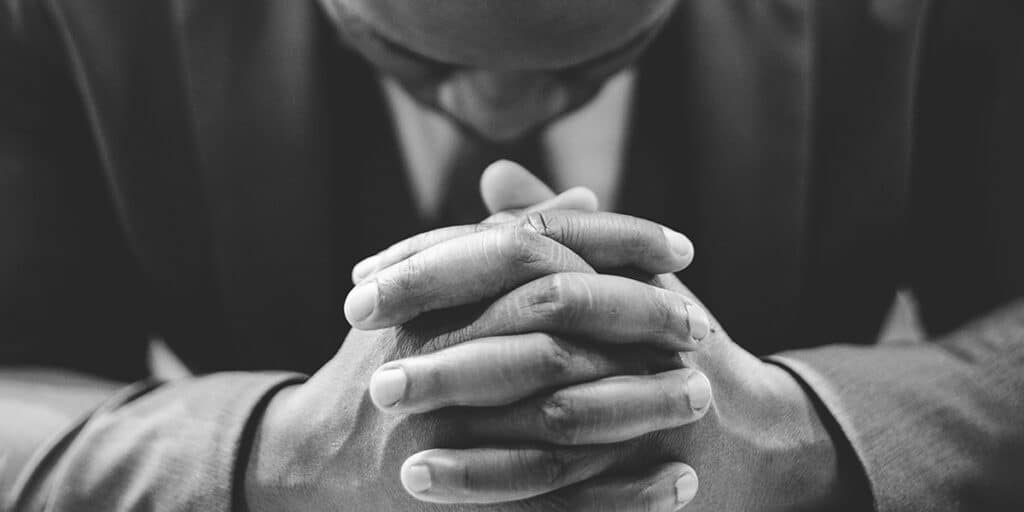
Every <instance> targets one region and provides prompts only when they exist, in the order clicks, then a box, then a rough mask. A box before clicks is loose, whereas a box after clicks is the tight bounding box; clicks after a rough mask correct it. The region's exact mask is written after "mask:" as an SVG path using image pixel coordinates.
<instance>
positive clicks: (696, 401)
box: [686, 372, 711, 412]
mask: <svg viewBox="0 0 1024 512" xmlns="http://www.w3.org/2000/svg"><path fill="white" fill-rule="evenodd" d="M686 396H687V399H688V400H689V401H690V409H692V410H693V412H700V411H703V410H704V409H707V407H708V406H709V405H711V382H710V381H709V380H708V378H707V377H706V376H704V374H703V373H699V372H693V373H691V374H690V376H689V377H687V378H686Z"/></svg>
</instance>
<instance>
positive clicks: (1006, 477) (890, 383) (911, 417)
mask: <svg viewBox="0 0 1024 512" xmlns="http://www.w3.org/2000/svg"><path fill="white" fill-rule="evenodd" d="M772 359H773V360H774V361H775V362H778V363H779V364H782V365H783V366H786V367H787V368H789V369H790V370H791V371H793V372H794V373H795V374H797V375H798V376H799V377H800V378H802V379H803V380H804V382H805V383H806V384H807V385H808V387H809V388H810V389H811V390H813V392H814V393H815V394H816V395H817V397H818V398H819V399H820V400H821V402H822V403H823V404H824V405H825V407H826V408H827V409H828V411H830V412H831V414H832V416H833V418H834V419H835V420H836V422H837V423H838V425H839V428H840V429H841V431H842V432H843V434H845V436H846V438H847V440H848V441H849V443H850V445H851V447H852V448H853V451H854V452H855V454H856V456H857V458H858V459H859V461H860V463H861V465H862V466H863V468H864V470H865V473H866V475H867V477H868V481H869V485H870V487H871V491H872V493H873V495H874V500H875V504H876V507H877V509H878V510H879V511H881V512H888V511H901V510H965V511H966V510H1020V507H1022V506H1024V488H1022V487H1021V485H1020V483H1021V482H1020V474H1021V461H1022V460H1024V427H1022V425H1024V301H1021V302H1017V303H1015V304H1012V305H1010V306H1007V307H1006V308H1004V309H1002V310H1000V311H997V312H993V313H992V314H990V315H988V316H987V317H985V318H983V319H980V320H978V321H976V322H974V323H972V324H970V325H968V326H965V327H963V328H962V329H960V330H958V331H957V332H955V333H952V334H949V335H947V336H945V337H944V338H942V339H940V340H938V341H935V342H933V343H921V342H915V343H907V344H902V345H900V344H897V345H886V346H867V347H865V346H853V345H830V346H825V347H821V348H816V349H808V350H799V351H793V352H786V353H782V354H779V355H777V356H774V357H773V358H772Z"/></svg>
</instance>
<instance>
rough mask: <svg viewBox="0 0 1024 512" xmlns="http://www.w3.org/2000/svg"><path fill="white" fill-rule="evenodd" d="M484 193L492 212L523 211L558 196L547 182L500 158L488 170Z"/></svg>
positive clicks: (484, 177) (481, 191)
mask: <svg viewBox="0 0 1024 512" xmlns="http://www.w3.org/2000/svg"><path fill="white" fill-rule="evenodd" d="M480 195H481V196H483V199H484V204H485V205H487V210H488V211H489V212H490V213H498V212H502V211H505V210H520V209H523V208H528V207H530V206H533V205H535V204H537V203H539V202H541V201H545V200H548V199H551V198H553V197H555V193H554V191H552V190H551V189H550V188H549V187H548V186H547V185H545V184H544V182H543V181H541V180H539V179H538V178H537V177H536V176H534V175H533V174H530V171H527V170H526V169H525V168H523V166H521V165H519V164H517V163H515V162H512V161H509V160H499V161H497V162H494V163H493V164H491V165H490V166H488V167H487V169H485V170H484V173H483V175H481V176H480Z"/></svg>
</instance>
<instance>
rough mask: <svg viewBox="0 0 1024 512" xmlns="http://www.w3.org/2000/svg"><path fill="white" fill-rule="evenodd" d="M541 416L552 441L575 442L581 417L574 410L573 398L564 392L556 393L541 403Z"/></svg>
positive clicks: (545, 430) (560, 442) (546, 432)
mask: <svg viewBox="0 0 1024 512" xmlns="http://www.w3.org/2000/svg"><path fill="white" fill-rule="evenodd" d="M540 418H541V422H542V424H543V428H544V432H545V434H546V435H547V437H548V440H549V441H551V442H555V443H559V444H573V443H574V441H575V438H576V433H577V431H578V428H579V418H578V416H577V415H576V413H575V411H574V410H573V406H572V403H571V400H569V399H568V398H567V397H566V396H565V395H564V394H561V393H555V394H553V395H551V396H549V397H547V398H545V399H544V400H543V401H542V402H541V404H540Z"/></svg>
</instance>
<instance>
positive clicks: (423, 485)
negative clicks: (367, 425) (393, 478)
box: [402, 464, 678, 492]
mask: <svg viewBox="0 0 1024 512" xmlns="http://www.w3.org/2000/svg"><path fill="white" fill-rule="evenodd" d="M402 483H403V484H405V488H406V489H408V490H409V491H410V492H427V491H429V490H430V485H431V482H430V468H428V467H427V466H424V465H423V464H415V465H412V466H409V467H408V468H406V470H405V471H403V472H402ZM676 485H677V486H678V484H676Z"/></svg>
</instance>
